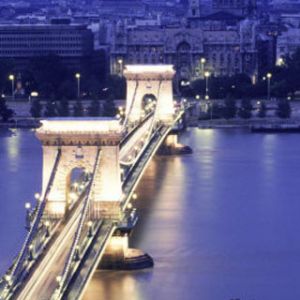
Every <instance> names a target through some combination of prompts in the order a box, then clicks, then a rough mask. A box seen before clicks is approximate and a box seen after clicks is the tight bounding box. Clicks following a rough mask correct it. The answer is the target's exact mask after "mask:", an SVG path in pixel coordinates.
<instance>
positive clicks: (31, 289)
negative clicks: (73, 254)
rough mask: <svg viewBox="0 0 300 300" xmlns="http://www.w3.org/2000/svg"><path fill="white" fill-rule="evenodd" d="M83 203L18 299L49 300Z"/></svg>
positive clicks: (62, 265) (70, 243) (69, 245)
mask: <svg viewBox="0 0 300 300" xmlns="http://www.w3.org/2000/svg"><path fill="white" fill-rule="evenodd" d="M82 206H83V204H82V203H81V204H80V205H79V206H78V207H77V208H76V210H75V211H74V213H73V214H72V216H71V218H70V220H69V221H68V222H67V223H66V224H65V226H64V228H63V229H62V230H61V232H60V233H59V235H58V237H57V238H56V240H55V242H54V243H53V245H52V246H51V248H50V249H49V251H47V252H46V253H45V255H44V257H43V258H42V260H41V262H40V264H39V266H38V267H37V268H36V270H35V272H34V273H33V274H32V275H31V277H30V278H29V280H28V282H27V283H26V284H25V286H24V287H23V289H22V290H21V291H20V294H19V295H18V297H17V299H18V300H26V299H27V300H28V299H32V300H49V299H50V298H51V295H52V293H53V291H54V290H55V288H56V284H57V276H58V275H59V274H60V272H61V271H62V269H63V267H64V263H65V260H66V258H67V255H68V253H69V249H70V247H71V245H72V241H73V237H74V234H75V230H76V228H77V225H78V221H79V216H80V213H81V210H82Z"/></svg>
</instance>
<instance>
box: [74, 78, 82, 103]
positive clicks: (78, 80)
mask: <svg viewBox="0 0 300 300" xmlns="http://www.w3.org/2000/svg"><path fill="white" fill-rule="evenodd" d="M75 78H76V79H77V98H80V79H81V74H80V73H76V74H75Z"/></svg>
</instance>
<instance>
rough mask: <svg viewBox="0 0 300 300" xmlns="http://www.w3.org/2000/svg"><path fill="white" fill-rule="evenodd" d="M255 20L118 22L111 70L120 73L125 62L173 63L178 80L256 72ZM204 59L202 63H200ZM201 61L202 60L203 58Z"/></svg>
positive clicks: (255, 73)
mask: <svg viewBox="0 0 300 300" xmlns="http://www.w3.org/2000/svg"><path fill="white" fill-rule="evenodd" d="M256 25H257V24H256V22H255V21H250V20H244V21H241V22H240V23H239V24H238V25H236V26H226V25H224V24H223V23H222V22H221V23H220V22H203V23H202V26H199V27H197V28H190V27H189V26H188V24H181V25H179V26H172V27H168V26H165V27H162V26H137V27H130V28H128V27H126V26H125V24H124V23H123V22H122V21H120V22H119V23H118V24H116V25H115V27H114V30H113V31H112V36H113V37H114V40H113V41H112V45H111V49H110V57H111V60H110V61H111V72H112V73H115V74H120V73H121V72H122V68H123V67H124V64H159V63H166V64H173V65H174V66H175V68H176V71H177V78H178V80H181V79H191V78H194V79H195V78H201V77H203V76H204V71H210V72H211V73H212V74H213V75H215V76H226V75H228V76H231V75H234V74H237V73H246V74H248V75H249V76H251V77H255V76H256V75H257V51H256ZM201 59H205V63H203V62H202V63H201ZM202 61H203V60H202Z"/></svg>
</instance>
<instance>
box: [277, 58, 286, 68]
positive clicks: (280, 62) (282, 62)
mask: <svg viewBox="0 0 300 300" xmlns="http://www.w3.org/2000/svg"><path fill="white" fill-rule="evenodd" d="M276 64H277V66H280V67H281V66H283V65H284V59H283V58H282V57H279V58H278V59H277V63H276Z"/></svg>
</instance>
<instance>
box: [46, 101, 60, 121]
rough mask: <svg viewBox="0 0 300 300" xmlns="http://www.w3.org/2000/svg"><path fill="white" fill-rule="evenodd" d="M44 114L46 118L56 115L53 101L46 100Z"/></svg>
mask: <svg viewBox="0 0 300 300" xmlns="http://www.w3.org/2000/svg"><path fill="white" fill-rule="evenodd" d="M44 115H45V117H48V118H49V117H50V118H51V117H56V116H57V112H56V105H55V102H52V101H48V102H47V104H46V109H45V113H44Z"/></svg>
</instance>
